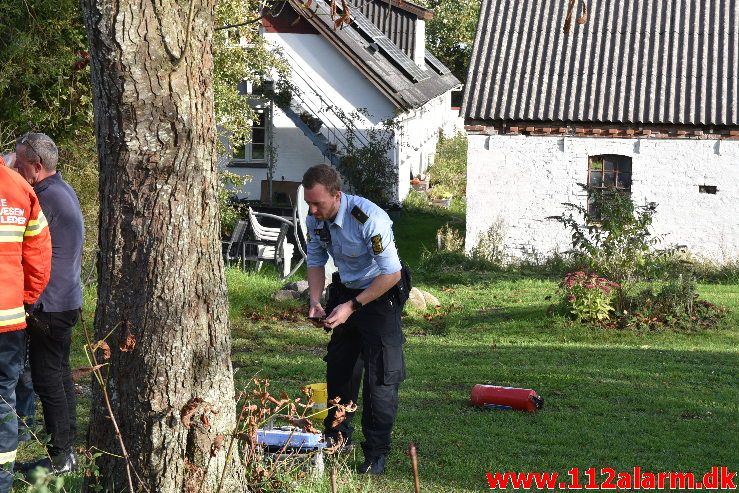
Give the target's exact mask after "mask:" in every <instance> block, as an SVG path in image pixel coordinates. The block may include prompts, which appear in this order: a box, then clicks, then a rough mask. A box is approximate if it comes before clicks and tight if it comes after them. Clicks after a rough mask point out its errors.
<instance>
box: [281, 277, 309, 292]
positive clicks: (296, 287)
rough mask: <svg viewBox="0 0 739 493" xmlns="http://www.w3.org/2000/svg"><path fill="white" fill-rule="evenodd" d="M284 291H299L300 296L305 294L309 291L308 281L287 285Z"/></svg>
mask: <svg viewBox="0 0 739 493" xmlns="http://www.w3.org/2000/svg"><path fill="white" fill-rule="evenodd" d="M282 289H286V290H288V291H297V292H298V293H300V294H303V293H304V292H306V291H307V290H308V281H305V280H303V281H294V282H289V283H287V284H285V285H284V286H283V287H282Z"/></svg>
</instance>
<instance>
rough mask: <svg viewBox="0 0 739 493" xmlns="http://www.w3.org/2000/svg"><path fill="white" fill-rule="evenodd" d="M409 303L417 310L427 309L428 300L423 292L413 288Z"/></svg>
mask: <svg viewBox="0 0 739 493" xmlns="http://www.w3.org/2000/svg"><path fill="white" fill-rule="evenodd" d="M408 303H410V304H411V306H412V307H413V308H415V309H416V310H425V309H426V299H425V298H424V296H423V293H422V292H421V290H420V289H418V288H411V292H410V295H409V297H408Z"/></svg>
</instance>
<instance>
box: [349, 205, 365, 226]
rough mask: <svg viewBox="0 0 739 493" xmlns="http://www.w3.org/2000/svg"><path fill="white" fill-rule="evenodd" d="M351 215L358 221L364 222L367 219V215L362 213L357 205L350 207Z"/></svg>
mask: <svg viewBox="0 0 739 493" xmlns="http://www.w3.org/2000/svg"><path fill="white" fill-rule="evenodd" d="M352 216H354V219H356V220H357V221H359V222H360V223H362V224H364V223H366V222H367V219H369V216H367V214H365V213H364V211H363V210H362V209H360V208H359V206H358V205H355V206H354V208H353V209H352Z"/></svg>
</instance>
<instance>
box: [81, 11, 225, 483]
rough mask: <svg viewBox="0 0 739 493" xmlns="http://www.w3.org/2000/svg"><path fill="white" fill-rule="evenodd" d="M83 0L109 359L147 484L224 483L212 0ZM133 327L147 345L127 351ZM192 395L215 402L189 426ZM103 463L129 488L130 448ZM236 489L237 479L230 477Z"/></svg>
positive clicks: (97, 433)
mask: <svg viewBox="0 0 739 493" xmlns="http://www.w3.org/2000/svg"><path fill="white" fill-rule="evenodd" d="M82 8H83V13H84V17H85V25H86V27H87V33H88V38H89V42H90V55H91V69H92V83H93V97H94V107H95V129H96V138H97V146H98V155H99V164H100V199H101V204H100V237H99V246H100V257H99V262H98V275H99V285H98V304H97V311H96V314H95V337H96V339H98V340H99V339H102V338H104V337H105V336H106V335H107V334H108V333H111V335H110V336H109V337H108V339H107V342H108V343H109V345H110V347H111V349H112V357H111V358H110V360H109V362H110V366H109V368H108V369H106V370H104V371H103V373H104V375H105V374H106V373H107V384H106V388H107V392H108V395H109V397H110V401H111V405H112V409H113V414H114V418H115V420H116V421H117V423H118V425H119V427H120V429H121V434H122V438H123V441H124V443H125V446H126V448H127V449H128V453H129V454H130V457H131V465H132V467H133V469H134V470H135V474H134V479H133V482H134V488H135V489H136V490H140V491H147V490H148V491H151V492H157V493H169V492H182V491H199V489H198V488H199V487H200V480H201V478H203V480H204V481H205V483H204V484H205V487H204V488H203V489H202V491H204V492H205V491H214V490H215V489H216V485H217V484H218V479H219V477H220V474H221V473H222V471H223V469H224V465H225V464H226V449H227V448H228V443H229V438H228V437H229V434H230V433H231V432H233V430H234V428H235V420H236V418H235V411H236V409H235V402H234V384H233V372H232V367H231V359H230V352H231V351H230V350H231V339H230V332H229V326H228V307H227V298H226V286H225V279H224V275H223V263H222V259H221V248H220V232H219V221H218V205H217V199H216V187H217V179H218V178H217V172H216V161H215V142H216V134H215V123H214V122H215V117H214V111H213V90H212V75H213V74H212V72H213V59H212V54H211V41H212V32H213V12H214V0H189V2H174V1H172V0H155V1H154V2H147V1H136V0H134V1H123V0H82ZM129 334H130V335H132V336H133V337H134V338H135V340H136V345H135V347H134V348H133V349H130V348H129V350H128V351H123V350H121V349H119V347H120V346H121V344H123V343H124V341H125V340H126V337H127V336H128V335H129ZM103 397H104V396H103V389H101V388H100V387H99V386H98V385H97V384H96V385H94V388H93V401H92V406H91V407H92V409H91V416H90V432H89V444H90V445H91V446H94V447H97V448H99V449H100V450H103V451H105V452H110V453H112V454H117V455H120V454H121V447H120V445H119V443H118V440H117V439H116V437H115V434H114V431H113V426H112V423H111V419H110V417H109V415H108V411H107V409H106V407H105V405H104V403H103V402H104V399H103ZM193 398H201V399H203V400H204V401H206V402H207V403H210V404H212V406H213V407H214V409H215V412H209V411H207V410H205V407H206V406H200V408H199V410H198V412H197V413H196V415H195V417H194V418H193V423H194V424H193V426H191V427H190V428H188V427H186V426H185V425H184V424H183V423H182V420H181V412H182V410H183V408H184V407H185V406H186V404H187V403H188V402H190V401H191V399H193ZM200 415H202V416H203V417H204V418H203V419H202V420H201V419H200V418H199V416H200ZM208 421H209V425H206V424H205V423H204V422H208ZM219 435H220V437H219ZM223 436H225V437H226V440H225V446H224V447H218V445H217V443H216V442H218V441H220V440H221V439H222V438H223ZM98 466H99V468H100V474H101V479H100V483H101V484H102V486H103V488H104V491H121V490H124V489H128V488H127V486H126V485H127V484H128V479H127V472H126V463H125V461H124V460H122V459H120V458H116V457H113V456H110V455H102V456H101V457H100V458H99V459H98ZM229 467H230V470H231V471H232V472H233V471H234V469H235V468H234V467H233V464H230V465H229ZM227 476H229V479H231V480H233V475H231V474H229V475H227ZM88 486H89V485H88ZM238 490H239V487H238V486H237V485H236V484H234V483H229V482H228V481H227V482H226V484H225V485H224V487H223V489H222V491H224V492H231V491H238Z"/></svg>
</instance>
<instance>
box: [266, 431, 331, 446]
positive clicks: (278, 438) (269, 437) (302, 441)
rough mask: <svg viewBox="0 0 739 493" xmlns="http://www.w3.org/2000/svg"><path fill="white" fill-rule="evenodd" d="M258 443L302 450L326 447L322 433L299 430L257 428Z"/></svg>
mask: <svg viewBox="0 0 739 493" xmlns="http://www.w3.org/2000/svg"><path fill="white" fill-rule="evenodd" d="M257 443H258V444H259V445H264V446H266V447H290V448H293V449H301V450H319V449H323V448H325V447H326V443H325V442H322V441H321V435H320V433H307V432H305V431H299V430H283V429H279V428H275V429H272V430H263V429H259V430H257Z"/></svg>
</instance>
